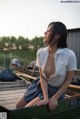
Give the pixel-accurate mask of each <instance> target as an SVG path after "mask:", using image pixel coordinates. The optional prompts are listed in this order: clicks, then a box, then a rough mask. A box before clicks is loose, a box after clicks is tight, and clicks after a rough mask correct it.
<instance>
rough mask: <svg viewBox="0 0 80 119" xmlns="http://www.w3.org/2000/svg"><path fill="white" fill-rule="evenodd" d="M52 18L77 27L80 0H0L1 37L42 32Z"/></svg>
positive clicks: (42, 33)
mask: <svg viewBox="0 0 80 119" xmlns="http://www.w3.org/2000/svg"><path fill="white" fill-rule="evenodd" d="M69 1H70V2H69ZM52 21H61V22H63V23H64V24H65V25H66V27H67V29H73V28H80V0H0V37H2V36H15V37H18V36H23V37H25V38H26V37H27V38H29V39H32V38H34V37H35V36H38V37H39V36H43V35H44V32H45V31H46V29H47V26H48V24H49V23H50V22H52Z"/></svg>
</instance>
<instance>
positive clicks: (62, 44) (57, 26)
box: [48, 22, 67, 48]
mask: <svg viewBox="0 0 80 119" xmlns="http://www.w3.org/2000/svg"><path fill="white" fill-rule="evenodd" d="M50 25H53V28H52V30H53V36H52V39H51V40H50V42H51V41H52V40H53V37H54V36H55V35H56V34H60V35H61V37H60V38H59V40H58V43H57V48H67V42H66V40H67V28H66V26H65V25H64V24H63V23H62V22H51V23H50V24H49V25H48V27H49V26H50Z"/></svg>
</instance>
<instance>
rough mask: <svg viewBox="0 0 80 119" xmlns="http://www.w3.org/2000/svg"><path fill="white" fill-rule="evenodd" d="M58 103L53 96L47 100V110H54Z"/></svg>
mask: <svg viewBox="0 0 80 119" xmlns="http://www.w3.org/2000/svg"><path fill="white" fill-rule="evenodd" d="M57 105H58V100H57V99H56V98H55V97H52V98H50V99H49V101H48V106H49V110H55V108H56V106H57Z"/></svg>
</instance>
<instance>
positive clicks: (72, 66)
mask: <svg viewBox="0 0 80 119" xmlns="http://www.w3.org/2000/svg"><path fill="white" fill-rule="evenodd" d="M76 69H77V60H76V55H75V53H74V52H72V53H71V54H70V56H69V59H68V65H67V70H68V71H72V70H76Z"/></svg>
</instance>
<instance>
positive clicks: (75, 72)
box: [74, 69, 80, 77]
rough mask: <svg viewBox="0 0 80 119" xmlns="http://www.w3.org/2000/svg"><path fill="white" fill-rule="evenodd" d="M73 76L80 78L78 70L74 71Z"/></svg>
mask: <svg viewBox="0 0 80 119" xmlns="http://www.w3.org/2000/svg"><path fill="white" fill-rule="evenodd" d="M74 76H76V77H80V69H77V70H75V71H74Z"/></svg>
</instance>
